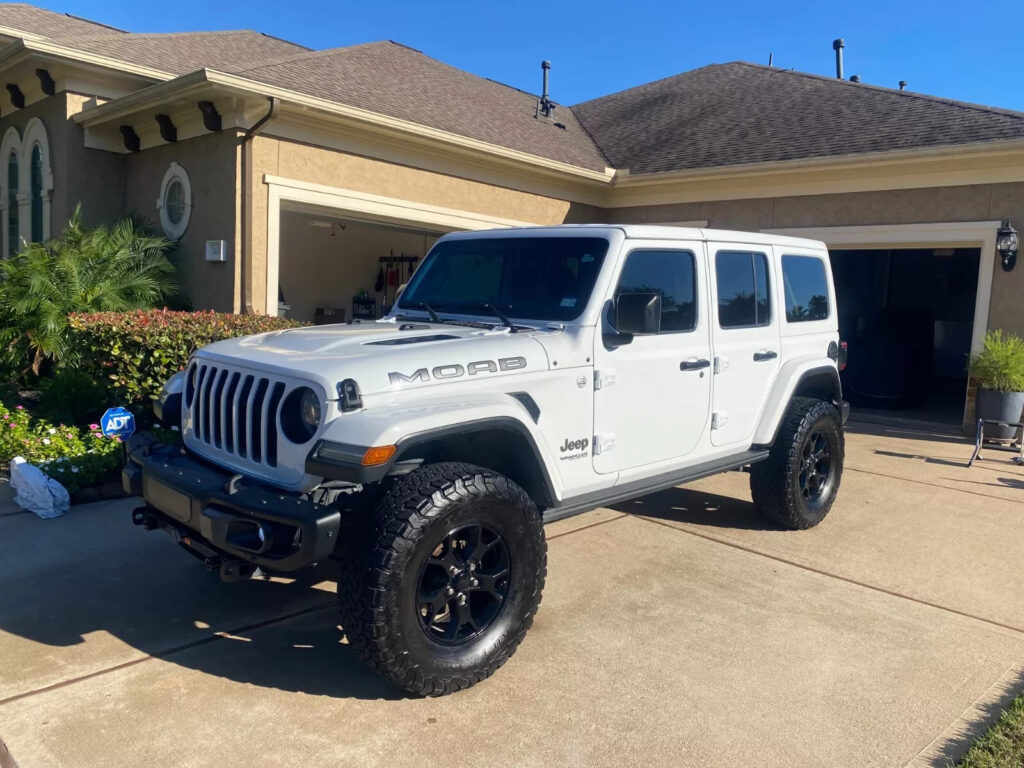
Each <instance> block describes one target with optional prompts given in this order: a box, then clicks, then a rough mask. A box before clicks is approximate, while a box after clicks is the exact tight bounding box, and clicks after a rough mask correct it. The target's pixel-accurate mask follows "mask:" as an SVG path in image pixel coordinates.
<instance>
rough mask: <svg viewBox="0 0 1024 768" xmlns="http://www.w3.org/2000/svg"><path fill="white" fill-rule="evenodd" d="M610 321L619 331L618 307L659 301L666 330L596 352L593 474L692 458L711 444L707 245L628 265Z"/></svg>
mask: <svg viewBox="0 0 1024 768" xmlns="http://www.w3.org/2000/svg"><path fill="white" fill-rule="evenodd" d="M615 286H616V287H615V291H614V295H613V296H611V297H609V301H608V306H607V307H606V312H605V316H604V318H603V326H604V331H605V332H606V333H607V332H610V331H612V330H613V328H614V299H615V297H616V296H618V295H619V294H622V293H658V294H660V295H661V299H662V312H661V330H660V332H658V333H653V334H644V335H636V336H634V337H633V340H632V341H631V342H630V343H628V344H624V345H622V346H618V347H614V348H611V347H609V346H607V345H606V344H605V343H604V340H603V336H602V335H601V334H598V335H597V338H596V341H595V350H594V368H595V374H594V377H595V378H594V386H595V388H596V392H595V393H594V425H595V429H594V431H595V435H594V450H593V460H594V469H595V470H596V471H597V472H599V473H612V472H619V471H622V470H627V469H631V468H633V467H640V466H644V465H648V464H655V463H657V462H663V461H668V460H671V459H677V458H682V457H685V456H687V455H689V454H691V453H693V452H694V451H695V450H697V449H698V448H699V447H700V446H702V445H703V444H704V442H705V441H706V437H705V435H706V431H707V425H708V405H709V403H710V399H711V378H712V377H711V331H710V323H709V318H708V312H707V267H706V261H705V255H704V247H703V243H693V244H687V245H681V244H680V243H678V242H669V243H665V244H661V243H654V244H650V245H645V246H644V247H642V248H636V249H634V250H632V251H630V252H629V253H628V254H627V255H626V258H625V259H624V260H623V263H622V266H621V268H620V272H619V276H618V279H617V281H616V283H615Z"/></svg>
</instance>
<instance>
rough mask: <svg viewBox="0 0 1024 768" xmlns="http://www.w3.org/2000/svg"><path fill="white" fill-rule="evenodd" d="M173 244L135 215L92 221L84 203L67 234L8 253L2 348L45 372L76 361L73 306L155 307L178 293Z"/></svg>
mask: <svg viewBox="0 0 1024 768" xmlns="http://www.w3.org/2000/svg"><path fill="white" fill-rule="evenodd" d="M171 247H172V243H171V242H170V241H169V240H167V239H166V238H163V237H157V236H154V235H152V234H150V233H149V232H148V231H146V229H145V228H144V227H143V226H142V225H141V224H140V223H139V222H137V221H135V220H134V219H123V220H121V221H119V222H117V223H116V224H114V225H113V226H112V227H97V228H95V229H89V228H87V227H85V226H84V225H83V224H82V218H81V215H80V212H79V211H77V210H76V211H75V214H74V216H72V217H71V220H70V221H69V222H68V224H67V226H66V227H65V229H64V232H63V233H62V235H61V236H60V237H59V238H57V239H54V240H50V241H49V242H46V243H28V244H27V245H25V247H24V248H23V249H22V250H21V252H20V253H17V254H15V255H14V256H12V257H11V258H9V259H6V260H4V261H0V350H2V351H3V354H4V355H5V356H6V358H7V361H8V363H9V364H10V365H13V366H15V367H16V368H17V369H19V370H20V369H24V368H25V367H27V366H31V369H32V371H33V372H34V373H36V374H38V373H39V372H40V369H41V368H42V366H43V364H44V363H45V362H47V361H54V362H60V361H62V360H67V361H70V362H73V361H74V360H75V358H76V357H77V349H76V347H75V345H74V344H71V343H69V339H68V334H67V316H68V313H70V312H105V311H115V312H122V311H125V310H129V309H135V308H139V307H152V306H154V305H155V304H157V303H159V302H160V301H162V300H163V299H164V297H166V296H168V295H170V294H173V293H174V292H175V291H176V290H177V284H176V282H175V280H174V267H173V266H172V265H171V262H170V261H169V260H168V258H167V253H168V252H169V251H170V249H171Z"/></svg>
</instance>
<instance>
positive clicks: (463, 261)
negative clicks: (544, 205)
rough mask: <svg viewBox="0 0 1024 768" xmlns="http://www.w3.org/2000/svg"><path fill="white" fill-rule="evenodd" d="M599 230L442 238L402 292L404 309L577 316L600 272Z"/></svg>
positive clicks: (602, 244)
mask: <svg viewBox="0 0 1024 768" xmlns="http://www.w3.org/2000/svg"><path fill="white" fill-rule="evenodd" d="M607 251H608V241H607V240H605V239H603V238H599V237H509V238H496V237H495V238H492V237H488V238H474V239H466V240H449V241H447V242H441V243H438V244H437V245H436V246H435V247H434V249H433V250H432V251H431V252H430V255H429V256H428V257H427V258H426V260H425V261H424V262H423V264H422V266H421V267H420V268H419V269H418V270H416V274H415V275H413V278H412V280H411V281H410V282H409V287H408V288H406V289H405V291H404V292H403V293H402V297H401V299H399V302H398V308H399V309H406V310H408V309H417V310H421V311H422V310H425V308H426V307H430V308H431V309H433V310H435V311H436V312H439V313H441V314H444V313H445V312H460V313H463V314H474V315H493V314H494V313H493V312H492V311H488V310H487V309H486V308H483V307H482V306H481V305H484V304H488V305H491V306H492V307H494V308H497V309H498V310H499V311H501V312H502V313H503V314H505V315H507V316H509V317H516V318H520V319H523V320H552V321H558V322H567V321H570V320H575V319H576V318H578V317H579V316H580V314H581V313H582V312H583V310H584V308H585V307H586V306H587V300H588V299H589V298H590V293H591V291H592V290H593V288H594V283H595V282H596V281H597V275H598V273H599V272H600V271H601V263H602V262H603V261H604V256H605V253H606V252H607Z"/></svg>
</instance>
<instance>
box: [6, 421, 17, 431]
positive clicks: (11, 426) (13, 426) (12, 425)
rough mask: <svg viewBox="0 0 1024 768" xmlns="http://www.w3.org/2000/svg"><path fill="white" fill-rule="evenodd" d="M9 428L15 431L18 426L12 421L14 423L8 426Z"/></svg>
mask: <svg viewBox="0 0 1024 768" xmlns="http://www.w3.org/2000/svg"><path fill="white" fill-rule="evenodd" d="M7 426H8V427H10V428H11V429H14V428H15V427H16V426H18V425H17V424H15V423H14V422H13V421H12V422H11V423H10V424H8V425H7Z"/></svg>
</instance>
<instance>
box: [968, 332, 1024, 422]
mask: <svg viewBox="0 0 1024 768" xmlns="http://www.w3.org/2000/svg"><path fill="white" fill-rule="evenodd" d="M968 370H969V373H970V376H971V380H972V381H973V382H974V383H975V384H976V385H977V387H978V399H977V406H976V408H975V413H976V415H977V418H979V419H991V420H992V421H1001V422H1004V423H1016V422H1019V421H1020V418H1021V411H1022V410H1024V339H1021V338H1020V336H1016V335H1014V334H1012V333H1003V332H1002V331H989V332H988V333H986V334H985V346H984V348H983V349H982V350H981V352H979V353H977V354H975V355H972V356H971V362H970V366H969V368H968ZM1016 433H1017V429H1016V427H997V428H986V430H985V434H986V436H990V437H993V438H995V439H997V440H1011V439H1013V437H1014V436H1015V435H1016Z"/></svg>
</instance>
